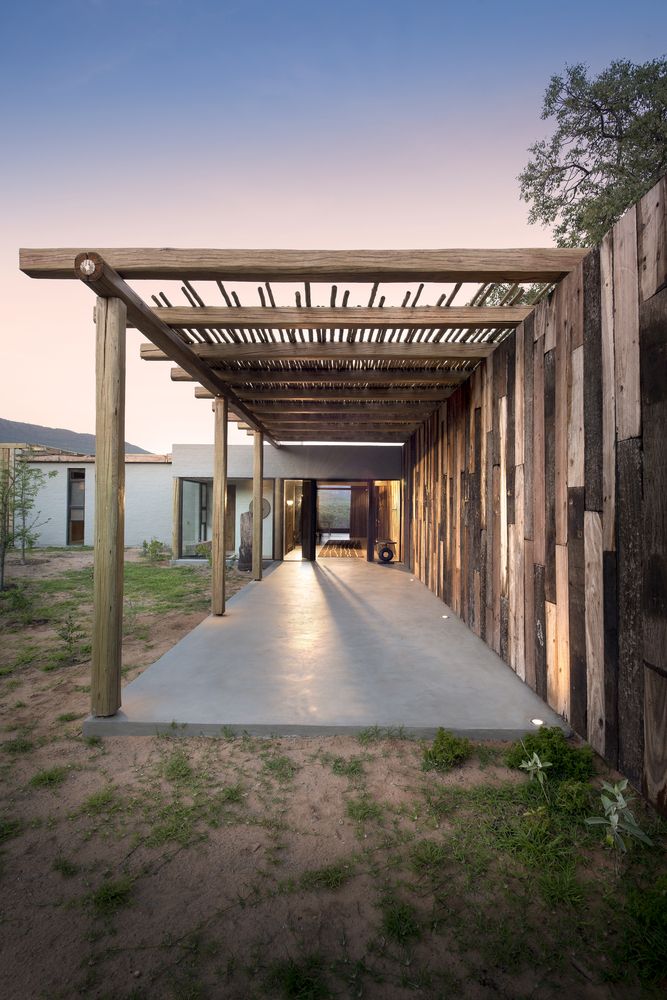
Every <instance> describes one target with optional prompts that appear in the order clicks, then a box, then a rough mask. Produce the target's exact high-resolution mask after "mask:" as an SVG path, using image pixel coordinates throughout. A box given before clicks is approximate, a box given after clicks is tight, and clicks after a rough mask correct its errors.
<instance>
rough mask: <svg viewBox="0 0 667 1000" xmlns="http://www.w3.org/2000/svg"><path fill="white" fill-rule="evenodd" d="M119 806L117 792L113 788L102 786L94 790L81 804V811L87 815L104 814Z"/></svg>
mask: <svg viewBox="0 0 667 1000" xmlns="http://www.w3.org/2000/svg"><path fill="white" fill-rule="evenodd" d="M118 807H119V802H118V799H117V798H116V792H115V791H114V789H113V788H101V789H100V790H99V792H93V793H92V795H89V796H88V798H87V799H85V800H84V801H83V803H82V805H81V810H80V811H81V812H82V813H83V814H84V815H86V816H103V815H105V814H106V813H109V812H111V811H112V810H115V809H117V808H118Z"/></svg>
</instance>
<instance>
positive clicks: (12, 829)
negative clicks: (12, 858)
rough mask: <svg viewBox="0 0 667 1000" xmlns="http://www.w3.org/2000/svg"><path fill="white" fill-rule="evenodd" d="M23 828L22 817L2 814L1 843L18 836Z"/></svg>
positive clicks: (0, 824) (0, 821)
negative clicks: (16, 817)
mask: <svg viewBox="0 0 667 1000" xmlns="http://www.w3.org/2000/svg"><path fill="white" fill-rule="evenodd" d="M22 829H23V823H22V822H21V820H20V819H11V818H10V817H9V816H0V844H2V843H4V841H5V840H11V838H12V837H17V836H18V835H19V833H20V832H21V830H22Z"/></svg>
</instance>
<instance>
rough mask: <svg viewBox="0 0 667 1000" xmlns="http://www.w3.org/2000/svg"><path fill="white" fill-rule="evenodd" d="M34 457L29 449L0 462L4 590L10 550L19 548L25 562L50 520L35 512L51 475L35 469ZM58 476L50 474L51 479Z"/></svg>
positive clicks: (0, 566) (0, 548)
mask: <svg viewBox="0 0 667 1000" xmlns="http://www.w3.org/2000/svg"><path fill="white" fill-rule="evenodd" d="M31 457H32V456H31V452H30V449H26V450H21V451H18V450H17V451H15V452H10V454H9V457H8V459H7V460H0V590H3V589H4V585H5V561H6V558H7V553H8V551H9V550H10V549H12V548H14V547H15V546H19V547H20V549H21V561H22V562H24V561H25V553H26V549H31V548H32V547H33V546H34V545H35V543H36V542H37V539H38V538H39V532H38V530H37V529H38V528H41V527H42V526H43V525H44V524H46V522H47V521H48V520H49V518H47V519H46V520H41V511H39V510H35V504H36V502H37V495H38V494H39V491H40V490H41V488H42V487H43V485H44V483H45V481H46V479H47V476H46V475H45V473H44V472H42V470H41V469H35V468H33V466H32V465H31V464H30V459H31ZM54 475H56V473H55V472H50V473H49V478H51V477H52V476H54Z"/></svg>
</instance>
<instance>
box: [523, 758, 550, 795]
mask: <svg viewBox="0 0 667 1000" xmlns="http://www.w3.org/2000/svg"><path fill="white" fill-rule="evenodd" d="M524 749H525V747H524ZM519 767H520V768H521V769H522V770H523V771H526V772H527V774H529V775H530V780H531V781H533V780H534V779H537V781H538V782H539V785H540V791H541V792H542V795H543V796H544V799H545V802H547V804H548V803H549V801H550V797H549V787H548V778H547V772H546V768H547V767H551V763H550V762H549V761H548V760H544V761H542V760H540V758H539V755H538V754H536V753H535V752H533V753H532V754H531V756H530V757H528V758H526V759H525V760H522V761H521V763H520V764H519Z"/></svg>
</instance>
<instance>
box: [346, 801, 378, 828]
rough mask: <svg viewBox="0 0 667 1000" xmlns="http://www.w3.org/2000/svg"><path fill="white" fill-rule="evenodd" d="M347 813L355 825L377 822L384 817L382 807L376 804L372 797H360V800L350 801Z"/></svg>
mask: <svg viewBox="0 0 667 1000" xmlns="http://www.w3.org/2000/svg"><path fill="white" fill-rule="evenodd" d="M346 811H347V815H348V816H349V817H350V819H352V820H354V822H355V823H367V822H369V821H376V822H377V821H379V820H381V819H382V816H383V810H382V806H381V805H380V804H379V802H375V801H374V800H373V799H372V798H371V797H370V795H360V796H359V797H358V798H354V799H348V800H347V805H346Z"/></svg>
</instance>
